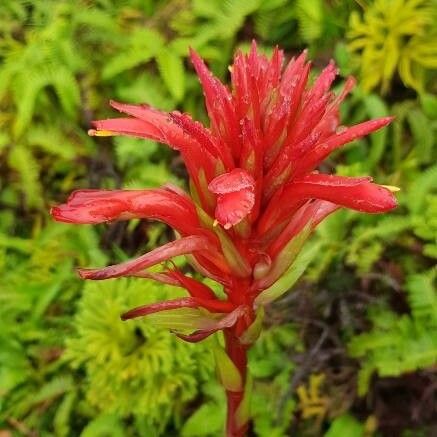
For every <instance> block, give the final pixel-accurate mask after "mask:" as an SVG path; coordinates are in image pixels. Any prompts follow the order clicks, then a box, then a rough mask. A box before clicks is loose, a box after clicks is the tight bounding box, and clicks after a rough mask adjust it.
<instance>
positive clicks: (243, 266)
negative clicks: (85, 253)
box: [52, 42, 396, 342]
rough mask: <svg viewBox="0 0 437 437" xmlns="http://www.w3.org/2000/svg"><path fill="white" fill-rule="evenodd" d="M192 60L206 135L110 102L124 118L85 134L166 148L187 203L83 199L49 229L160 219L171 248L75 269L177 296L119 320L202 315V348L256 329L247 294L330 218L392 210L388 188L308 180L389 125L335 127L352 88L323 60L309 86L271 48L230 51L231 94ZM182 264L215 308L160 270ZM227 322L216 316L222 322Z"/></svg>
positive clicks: (90, 195)
mask: <svg viewBox="0 0 437 437" xmlns="http://www.w3.org/2000/svg"><path fill="white" fill-rule="evenodd" d="M190 58H191V61H192V64H193V66H194V69H195V71H196V73H197V75H198V77H199V80H200V83H201V85H202V87H203V93H204V96H205V103H206V109H207V112H208V115H209V119H210V125H209V126H203V125H202V124H201V123H200V122H198V121H195V120H193V119H192V118H191V116H190V115H188V114H183V113H180V112H177V111H174V112H170V113H166V112H163V111H160V110H158V109H154V108H152V107H150V106H148V105H131V104H125V103H119V102H114V101H112V102H111V106H112V107H113V108H115V109H116V110H118V111H120V112H122V113H124V114H127V116H128V118H126V117H124V118H116V119H108V120H101V121H95V122H93V125H94V129H92V130H91V131H90V134H91V135H96V136H112V135H116V134H119V135H128V136H134V137H139V138H148V139H152V140H154V141H158V142H161V143H166V144H168V145H169V146H170V147H172V148H173V149H175V150H176V151H178V152H180V154H181V157H182V159H183V161H184V162H185V165H186V167H187V170H188V177H189V179H190V191H191V196H192V198H190V197H189V196H188V195H187V194H186V193H184V192H183V191H182V190H181V189H180V188H176V187H169V186H166V187H163V188H161V189H155V190H115V191H104V190H81V191H76V192H74V193H73V194H72V195H71V196H70V198H69V199H68V201H67V203H66V204H64V205H60V206H56V207H54V208H52V215H53V217H54V218H55V219H56V220H58V221H63V222H67V223H90V224H94V223H103V222H108V221H113V220H126V219H130V218H139V219H155V220H160V221H162V222H164V223H166V224H167V225H169V226H170V227H172V228H173V229H175V230H176V231H177V239H176V240H175V241H173V242H170V243H167V244H165V245H163V246H162V247H160V248H157V249H154V250H152V251H151V252H149V253H148V254H145V255H142V256H140V257H139V258H137V259H134V260H130V261H127V262H124V263H121V264H119V265H115V266H109V267H105V268H101V269H81V270H79V273H80V275H81V276H82V277H83V278H85V279H96V280H98V279H107V278H115V277H119V276H135V277H141V278H145V279H153V280H156V281H160V282H163V283H165V284H171V285H173V286H178V287H182V288H184V289H185V290H186V291H187V293H188V295H189V297H186V298H181V299H176V300H172V301H169V302H161V303H157V304H152V305H147V306H144V307H139V308H136V309H134V310H132V311H130V312H128V313H126V314H125V315H124V316H123V317H124V318H125V319H127V318H133V317H140V316H147V315H148V314H152V313H154V312H157V311H168V310H172V309H176V308H186V307H188V308H204V309H205V310H207V311H208V312H209V313H210V314H212V317H213V319H212V320H213V323H212V325H211V326H210V329H204V330H198V331H195V332H193V333H191V334H190V335H185V334H181V333H180V332H177V333H176V334H177V335H179V337H181V338H183V339H185V340H186V341H191V342H196V341H200V340H202V339H204V338H206V337H208V336H209V335H211V334H212V333H214V332H216V331H217V330H220V329H223V330H225V333H226V336H227V338H228V337H229V338H238V337H239V336H240V335H241V334H242V333H243V332H244V331H245V330H246V329H247V328H248V327H249V326H250V325H251V324H252V323H253V321H254V318H255V308H254V300H255V298H256V296H257V294H259V293H261V292H262V291H263V289H265V288H266V287H270V286H272V284H273V283H274V281H276V280H278V279H279V278H280V276H281V275H282V274H283V273H284V272H285V271H286V270H287V269H288V268H289V266H290V263H291V262H292V261H293V259H294V258H295V256H296V255H297V252H298V250H299V249H300V247H301V245H302V244H303V241H304V240H305V239H306V238H307V237H308V235H309V233H310V232H311V231H312V230H313V229H314V228H315V227H316V226H317V225H318V224H319V223H320V221H322V220H323V219H324V218H325V217H327V216H328V215H329V214H331V213H333V212H334V211H336V210H337V209H339V208H350V209H354V210H357V211H361V212H367V213H382V212H387V211H389V210H391V209H393V208H394V207H395V206H396V199H395V198H394V196H393V194H392V191H391V190H392V188H390V187H384V186H380V185H377V184H375V183H373V182H372V180H371V178H368V177H360V178H349V177H343V176H337V175H326V174H320V173H318V172H317V167H318V166H319V165H320V164H321V163H322V161H323V160H324V159H326V158H327V157H328V156H329V154H330V153H331V152H333V151H335V150H337V149H338V148H340V147H341V146H343V145H344V144H346V143H348V142H351V141H353V140H356V139H357V138H361V137H363V136H365V135H368V134H370V133H372V132H374V131H376V130H378V129H380V128H382V127H384V126H386V125H387V124H389V123H390V122H391V120H392V117H383V118H379V119H375V120H370V121H365V122H362V123H359V124H357V125H355V126H351V127H345V126H341V121H340V110H339V107H340V104H341V103H342V101H343V100H344V99H345V98H346V96H347V94H348V93H349V92H350V91H351V90H352V88H353V87H354V85H355V80H354V79H353V78H351V77H349V78H347V79H346V81H345V84H344V86H343V89H342V90H341V91H340V92H339V94H338V95H335V94H334V93H333V91H331V86H332V84H333V82H334V80H335V79H336V76H337V74H338V70H337V67H336V66H335V64H334V62H333V61H331V62H330V63H329V64H328V66H327V67H326V68H324V69H323V70H322V71H321V73H320V74H319V75H318V76H317V77H316V78H315V79H314V81H313V83H312V84H311V83H310V79H309V77H310V69H311V64H310V62H308V61H307V52H306V51H304V52H303V53H302V54H300V55H299V56H297V57H296V58H292V59H291V61H290V62H289V63H288V65H286V66H284V68H283V65H282V64H283V62H284V54H283V52H282V51H281V50H279V49H278V48H275V49H274V50H273V53H272V56H271V57H270V59H269V58H268V57H267V56H265V55H264V54H260V53H259V52H258V49H257V46H256V43H255V42H253V43H252V46H251V48H250V51H249V53H248V54H243V53H241V52H237V53H236V55H235V58H234V63H233V65H232V66H231V67H230V72H231V82H232V84H231V87H227V86H226V85H224V84H222V83H221V82H220V81H219V80H218V79H217V78H216V77H215V76H214V75H213V74H212V73H211V72H210V71H209V69H208V68H207V66H206V64H205V62H204V61H203V60H202V59H201V58H200V56H199V55H198V54H197V53H196V52H195V51H194V50H191V51H190ZM179 255H186V256H187V259H188V261H189V263H190V265H191V266H192V267H193V268H194V269H195V270H197V271H198V273H200V274H201V275H203V276H207V277H209V278H211V279H213V280H215V281H217V282H218V283H220V284H221V286H222V287H223V291H224V293H225V295H226V299H225V300H222V299H219V298H218V297H217V295H216V294H215V293H214V292H213V291H212V289H210V288H209V287H208V286H206V285H205V284H203V283H202V282H200V281H198V280H197V279H196V278H195V277H191V276H189V275H186V274H185V273H184V272H183V271H181V270H179V269H177V268H175V267H174V268H172V269H169V266H168V263H167V264H166V265H164V266H163V269H162V271H160V272H155V271H153V272H151V271H149V270H148V268H149V267H151V266H153V265H156V264H159V263H162V262H164V261H168V260H170V259H171V258H172V257H175V256H179ZM224 314H225V315H224Z"/></svg>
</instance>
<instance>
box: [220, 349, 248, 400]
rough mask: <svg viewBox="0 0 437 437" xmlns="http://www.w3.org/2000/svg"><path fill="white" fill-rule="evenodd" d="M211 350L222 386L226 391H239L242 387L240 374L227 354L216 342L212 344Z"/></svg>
mask: <svg viewBox="0 0 437 437" xmlns="http://www.w3.org/2000/svg"><path fill="white" fill-rule="evenodd" d="M212 351H213V354H214V359H215V362H216V366H217V373H218V376H219V379H220V382H221V383H222V385H223V387H224V388H225V389H226V390H228V391H235V392H238V391H241V390H242V389H243V382H242V380H241V375H240V372H239V371H238V369H237V367H236V366H235V364H234V363H233V361H232V360H231V359H230V358H229V355H228V354H227V353H226V351H225V350H224V349H223V348H222V347H221V346H220V345H219V344H218V343H217V344H214V346H213V348H212Z"/></svg>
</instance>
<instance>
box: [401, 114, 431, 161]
mask: <svg viewBox="0 0 437 437" xmlns="http://www.w3.org/2000/svg"><path fill="white" fill-rule="evenodd" d="M407 119H408V123H409V125H410V128H411V132H412V134H413V138H414V143H413V148H414V151H415V155H416V157H417V159H418V161H419V163H421V164H429V163H431V161H432V152H433V146H434V132H433V129H432V125H431V122H430V120H429V119H428V118H427V117H426V116H425V114H424V113H423V112H422V111H420V110H418V109H413V110H411V111H409V112H408V113H407Z"/></svg>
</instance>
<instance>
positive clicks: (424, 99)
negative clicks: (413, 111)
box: [420, 93, 437, 120]
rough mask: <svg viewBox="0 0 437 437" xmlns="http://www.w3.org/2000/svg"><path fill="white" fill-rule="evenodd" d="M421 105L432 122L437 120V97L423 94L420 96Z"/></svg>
mask: <svg viewBox="0 0 437 437" xmlns="http://www.w3.org/2000/svg"><path fill="white" fill-rule="evenodd" d="M420 104H421V106H422V109H423V112H424V113H425V115H426V116H427V117H429V118H431V119H432V120H436V119H437V96H434V95H433V94H427V93H423V94H421V95H420Z"/></svg>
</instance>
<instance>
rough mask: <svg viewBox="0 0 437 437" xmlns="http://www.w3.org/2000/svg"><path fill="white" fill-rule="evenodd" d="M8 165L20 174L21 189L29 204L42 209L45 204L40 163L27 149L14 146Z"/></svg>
mask: <svg viewBox="0 0 437 437" xmlns="http://www.w3.org/2000/svg"><path fill="white" fill-rule="evenodd" d="M8 163H9V165H10V166H11V168H13V169H14V170H15V171H16V172H17V174H18V177H19V179H20V185H19V187H20V189H21V190H22V191H23V192H24V194H25V196H26V201H27V204H28V205H29V206H32V207H37V208H40V207H41V206H42V204H43V198H42V187H41V182H40V180H39V172H40V168H39V165H38V161H37V160H36V159H35V158H34V156H33V155H32V153H31V152H30V150H29V149H28V148H27V147H25V146H21V145H14V146H13V147H12V149H11V151H10V153H9V156H8Z"/></svg>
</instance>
